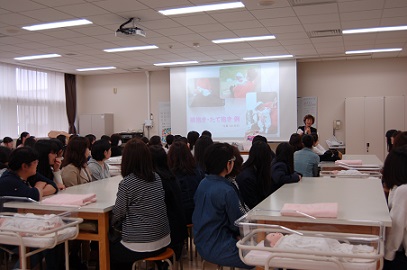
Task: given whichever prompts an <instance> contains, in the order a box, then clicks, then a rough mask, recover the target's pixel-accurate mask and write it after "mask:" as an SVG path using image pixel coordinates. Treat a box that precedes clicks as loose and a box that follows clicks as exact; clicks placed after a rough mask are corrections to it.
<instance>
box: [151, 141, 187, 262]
mask: <svg viewBox="0 0 407 270" xmlns="http://www.w3.org/2000/svg"><path fill="white" fill-rule="evenodd" d="M149 149H150V152H151V156H152V158H153V164H154V170H155V172H156V173H157V174H158V175H159V176H160V178H161V181H162V184H163V188H164V191H165V205H166V206H167V216H168V221H169V224H170V230H171V244H170V246H169V247H170V248H172V249H173V250H174V252H175V255H176V259H177V261H179V259H180V257H181V253H182V248H183V246H184V242H185V239H186V238H187V237H188V231H187V222H186V220H185V215H184V209H183V208H182V201H181V197H182V192H181V188H180V187H179V185H178V183H177V180H176V179H175V176H174V175H173V174H172V173H171V171H170V169H169V168H168V163H167V153H166V152H165V150H164V148H163V147H161V146H160V145H150V146H149Z"/></svg>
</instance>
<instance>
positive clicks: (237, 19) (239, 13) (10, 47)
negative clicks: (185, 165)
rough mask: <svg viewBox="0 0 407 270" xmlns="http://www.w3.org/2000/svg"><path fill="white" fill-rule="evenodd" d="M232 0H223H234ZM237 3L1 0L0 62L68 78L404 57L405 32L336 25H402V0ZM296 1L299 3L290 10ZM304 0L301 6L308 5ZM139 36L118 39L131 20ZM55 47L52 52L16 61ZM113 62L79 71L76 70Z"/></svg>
mask: <svg viewBox="0 0 407 270" xmlns="http://www.w3.org/2000/svg"><path fill="white" fill-rule="evenodd" d="M233 1H235V0H231V1H229V2H233ZM314 1H317V2H318V1H319V2H325V3H321V4H309V3H308V2H310V0H273V1H272V0H242V2H243V3H244V4H245V8H238V9H232V10H225V11H213V12H204V13H195V14H189V15H177V16H164V15H162V14H160V13H158V10H162V9H168V8H176V7H185V6H195V5H203V4H210V3H220V2H228V1H227V0H219V1H214V0H189V1H188V0H138V1H136V0H0V62H4V63H12V64H20V65H28V66H31V67H36V68H45V69H49V70H55V71H60V72H66V73H72V74H82V75H88V74H111V73H125V72H138V71H146V70H149V71H153V70H162V69H165V67H156V66H154V65H153V64H154V63H162V62H174V61H190V60H196V61H200V63H199V64H200V65H206V64H215V63H217V64H219V63H237V62H241V61H242V60H241V58H243V57H254V56H266V55H281V54H292V55H294V57H295V58H296V59H297V60H298V61H325V60H337V59H339V60H343V59H354V58H378V57H406V56H407V31H395V32H384V33H371V34H353V35H342V34H341V30H344V29H354V28H368V27H378V26H395V25H407V1H406V0H324V1H321V0H313V1H312V2H314ZM293 3H294V4H298V6H293ZM307 3H308V4H307ZM131 17H136V18H139V19H140V21H139V22H137V23H136V26H137V27H139V28H142V29H143V30H145V32H146V37H141V36H137V37H132V38H120V37H116V36H115V31H116V30H117V29H118V28H119V26H120V25H121V24H122V23H124V22H126V21H127V19H128V18H131ZM77 18H84V19H88V20H90V21H92V22H93V24H91V25H85V26H77V27H69V28H60V29H52V30H43V31H35V32H30V31H27V30H24V29H22V28H21V27H23V26H28V25H33V24H39V23H45V22H54V21H63V20H72V19H77ZM270 34H272V35H275V36H276V39H274V40H268V41H256V42H242V43H228V44H215V43H213V42H212V40H213V39H221V38H233V37H246V36H260V35H270ZM141 45H156V46H158V47H159V49H155V50H145V51H133V52H120V53H107V52H104V51H103V49H109V48H117V47H125V46H126V47H127V46H141ZM395 47H397V48H403V51H401V52H390V53H374V54H365V55H358V56H346V55H345V51H346V50H362V49H374V48H395ZM49 53H57V54H60V55H62V57H59V58H52V59H42V60H31V61H16V60H14V59H13V58H14V57H19V56H28V55H38V54H49ZM98 66H115V67H117V69H115V70H106V71H92V72H78V71H76V69H77V68H88V67H98Z"/></svg>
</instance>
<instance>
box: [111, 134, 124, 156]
mask: <svg viewBox="0 0 407 270" xmlns="http://www.w3.org/2000/svg"><path fill="white" fill-rule="evenodd" d="M110 142H111V145H112V157H118V156H121V155H122V147H121V145H122V136H121V135H120V134H118V133H115V134H112V136H111V137H110Z"/></svg>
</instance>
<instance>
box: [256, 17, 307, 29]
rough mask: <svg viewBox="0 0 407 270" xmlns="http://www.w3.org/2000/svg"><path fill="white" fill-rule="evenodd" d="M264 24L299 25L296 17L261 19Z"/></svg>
mask: <svg viewBox="0 0 407 270" xmlns="http://www.w3.org/2000/svg"><path fill="white" fill-rule="evenodd" d="M262 24H263V25H264V26H268V27H271V26H285V25H299V24H301V23H300V21H299V20H298V18H297V17H286V18H275V19H264V20H262Z"/></svg>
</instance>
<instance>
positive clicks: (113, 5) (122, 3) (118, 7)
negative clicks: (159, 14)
mask: <svg viewBox="0 0 407 270" xmlns="http://www.w3.org/2000/svg"><path fill="white" fill-rule="evenodd" d="M95 5H96V6H98V7H101V8H103V9H106V10H109V11H110V12H122V11H129V10H143V9H148V7H147V6H145V5H144V4H142V3H140V2H138V1H129V0H114V1H99V2H95Z"/></svg>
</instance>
